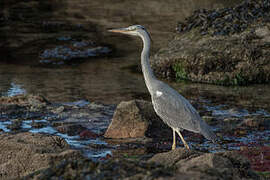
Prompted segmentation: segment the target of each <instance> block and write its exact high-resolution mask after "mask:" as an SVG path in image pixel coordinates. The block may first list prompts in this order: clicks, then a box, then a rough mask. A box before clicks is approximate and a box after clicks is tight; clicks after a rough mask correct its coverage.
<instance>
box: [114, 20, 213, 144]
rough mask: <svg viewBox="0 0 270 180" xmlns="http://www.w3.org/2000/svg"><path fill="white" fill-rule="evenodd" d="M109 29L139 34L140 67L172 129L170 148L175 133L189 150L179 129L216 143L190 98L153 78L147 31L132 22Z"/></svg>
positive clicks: (163, 117) (149, 40) (163, 116)
mask: <svg viewBox="0 0 270 180" xmlns="http://www.w3.org/2000/svg"><path fill="white" fill-rule="evenodd" d="M109 31H110V32H117V33H123V34H128V35H134V36H139V37H141V39H142V40H143V50H142V53H141V66H142V71H143V76H144V80H145V84H146V86H147V88H148V91H149V92H150V94H151V99H152V104H153V107H154V110H155V112H156V113H157V115H158V116H159V117H160V118H161V119H162V120H163V121H164V122H165V123H166V124H167V125H168V126H169V127H171V128H172V131H173V144H172V149H175V148H176V141H175V132H177V134H178V135H179V136H180V138H181V140H182V142H183V143H184V146H185V147H186V148H187V149H189V146H188V144H187V143H186V141H185V140H184V138H183V136H182V134H181V132H180V131H182V130H183V129H186V130H188V131H192V132H195V133H200V134H202V135H203V136H204V137H205V138H207V139H209V140H211V141H213V142H215V141H216V139H217V137H216V135H215V134H214V133H213V132H212V130H211V129H210V127H209V126H208V125H207V124H206V122H205V121H203V120H202V119H201V117H200V115H199V114H198V112H197V111H196V110H195V108H194V107H193V106H192V105H191V104H190V103H189V101H188V100H187V99H186V98H184V97H183V96H182V95H180V94H179V93H178V92H177V91H176V90H174V89H173V88H171V87H170V86H169V85H167V84H166V83H164V82H162V81H160V80H158V79H157V78H156V77H155V75H154V73H153V71H152V69H151V66H150V63H149V54H150V44H151V39H150V35H149V33H148V32H147V30H146V29H145V28H144V27H143V26H141V25H133V26H129V27H127V28H119V29H111V30H109Z"/></svg>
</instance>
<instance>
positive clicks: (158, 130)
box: [104, 100, 171, 138]
mask: <svg viewBox="0 0 270 180" xmlns="http://www.w3.org/2000/svg"><path fill="white" fill-rule="evenodd" d="M168 134H170V135H171V130H170V128H169V127H168V126H167V125H166V124H164V123H163V121H162V120H161V119H160V118H159V117H158V116H157V115H156V113H155V111H154V109H153V106H152V103H150V102H147V101H143V100H132V101H127V102H121V103H120V104H119V105H118V106H117V108H116V111H115V113H114V116H113V119H112V122H111V124H110V126H109V127H108V129H107V131H106V133H105V135H104V136H105V137H106V138H135V137H152V138H168V137H170V136H168Z"/></svg>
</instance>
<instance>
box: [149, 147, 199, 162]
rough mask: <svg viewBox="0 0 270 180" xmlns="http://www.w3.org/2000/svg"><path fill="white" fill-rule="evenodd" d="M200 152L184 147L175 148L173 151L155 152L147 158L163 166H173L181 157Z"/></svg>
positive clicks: (196, 154)
mask: <svg viewBox="0 0 270 180" xmlns="http://www.w3.org/2000/svg"><path fill="white" fill-rule="evenodd" d="M201 154H202V153H200V152H197V151H193V150H188V149H186V148H177V149H176V150H174V151H169V152H165V153H159V154H156V155H154V156H153V157H152V158H151V159H150V160H148V162H154V163H158V164H162V165H164V166H173V165H175V164H176V163H177V162H178V161H179V160H181V159H186V158H191V157H197V156H200V155H201Z"/></svg>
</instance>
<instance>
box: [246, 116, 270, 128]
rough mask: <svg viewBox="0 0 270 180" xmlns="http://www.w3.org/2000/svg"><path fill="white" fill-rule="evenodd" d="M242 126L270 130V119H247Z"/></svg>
mask: <svg viewBox="0 0 270 180" xmlns="http://www.w3.org/2000/svg"><path fill="white" fill-rule="evenodd" d="M241 126H247V127H250V128H262V127H263V128H264V129H269V128H270V118H258V117H254V118H247V119H245V120H244V122H243V123H242V124H241Z"/></svg>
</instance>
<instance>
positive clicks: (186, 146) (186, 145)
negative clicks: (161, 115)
mask: <svg viewBox="0 0 270 180" xmlns="http://www.w3.org/2000/svg"><path fill="white" fill-rule="evenodd" d="M176 132H177V134H178V135H179V136H180V138H181V140H182V142H183V143H184V145H185V148H187V149H189V146H188V144H187V143H186V141H185V140H184V138H183V136H182V134H181V133H180V131H179V130H178V129H177V130H176Z"/></svg>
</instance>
